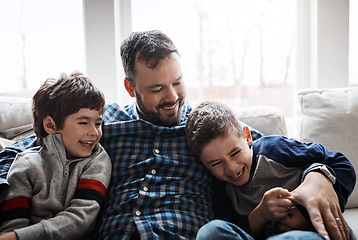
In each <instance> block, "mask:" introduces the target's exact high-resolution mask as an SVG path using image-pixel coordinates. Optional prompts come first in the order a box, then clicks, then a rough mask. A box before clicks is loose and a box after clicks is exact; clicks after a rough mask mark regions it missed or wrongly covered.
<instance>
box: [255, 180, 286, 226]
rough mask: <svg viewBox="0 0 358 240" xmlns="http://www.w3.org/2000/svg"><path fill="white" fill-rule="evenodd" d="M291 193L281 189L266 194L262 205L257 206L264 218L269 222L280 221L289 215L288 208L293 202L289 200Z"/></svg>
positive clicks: (271, 190) (274, 189)
mask: <svg viewBox="0 0 358 240" xmlns="http://www.w3.org/2000/svg"><path fill="white" fill-rule="evenodd" d="M290 196H291V193H290V192H289V191H288V190H287V189H283V188H280V187H277V188H272V189H270V190H268V191H267V192H265V194H264V196H263V197H262V200H261V202H260V204H259V205H258V206H257V208H258V211H259V213H260V214H261V216H262V218H264V219H265V220H266V221H267V222H268V221H279V220H281V219H283V218H285V217H287V215H288V208H290V207H291V206H292V201H291V200H289V199H287V198H288V197H290Z"/></svg>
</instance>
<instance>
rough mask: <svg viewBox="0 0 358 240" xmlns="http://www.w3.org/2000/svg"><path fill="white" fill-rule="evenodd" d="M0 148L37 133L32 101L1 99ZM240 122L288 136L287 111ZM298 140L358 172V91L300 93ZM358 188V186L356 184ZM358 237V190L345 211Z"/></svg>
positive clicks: (246, 110) (255, 110) (249, 110)
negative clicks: (320, 148)
mask: <svg viewBox="0 0 358 240" xmlns="http://www.w3.org/2000/svg"><path fill="white" fill-rule="evenodd" d="M0 111H1V115H0V149H1V148H3V147H6V146H8V145H10V144H11V143H13V142H15V141H18V140H20V139H22V138H24V137H26V136H29V135H31V134H33V131H32V115H31V100H30V99H27V98H15V97H3V96H0ZM235 111H236V113H237V115H238V117H239V119H240V120H241V121H242V122H244V123H246V124H248V125H250V126H251V127H253V128H256V129H257V130H259V131H261V132H262V133H264V134H267V135H273V134H279V135H285V136H287V135H288V131H287V124H286V119H285V116H284V114H283V112H282V111H281V110H280V109H278V108H277V107H272V106H250V107H243V108H239V109H237V110H235ZM294 122H295V131H294V132H295V133H294V136H288V137H294V138H296V139H298V140H300V141H304V142H311V141H315V142H319V143H322V144H324V145H325V146H326V147H327V148H328V149H330V150H335V151H340V152H342V153H344V154H345V155H346V156H347V158H348V159H350V161H351V162H352V164H353V166H354V168H355V169H358V88H345V89H324V90H304V91H300V92H299V93H298V94H297V96H296V99H295V116H294ZM356 185H357V184H356ZM344 216H345V218H346V221H347V222H348V223H349V225H350V227H351V228H352V229H353V231H354V233H355V235H356V236H358V224H357V222H358V190H357V188H355V190H354V191H353V193H352V195H351V196H350V198H349V200H348V203H347V206H346V210H345V212H344Z"/></svg>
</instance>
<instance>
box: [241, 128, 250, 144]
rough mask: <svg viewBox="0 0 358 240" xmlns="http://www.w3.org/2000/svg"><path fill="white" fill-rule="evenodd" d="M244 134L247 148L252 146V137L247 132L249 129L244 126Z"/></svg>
mask: <svg viewBox="0 0 358 240" xmlns="http://www.w3.org/2000/svg"><path fill="white" fill-rule="evenodd" d="M243 129H244V133H245V138H246V141H247V144H248V145H249V146H251V145H252V137H251V132H250V130H249V127H248V126H245V127H244V128H243Z"/></svg>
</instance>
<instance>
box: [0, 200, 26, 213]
mask: <svg viewBox="0 0 358 240" xmlns="http://www.w3.org/2000/svg"><path fill="white" fill-rule="evenodd" d="M15 208H30V199H29V198H26V197H18V198H12V199H8V200H5V201H3V202H2V205H1V211H2V212H3V211H7V210H10V209H15Z"/></svg>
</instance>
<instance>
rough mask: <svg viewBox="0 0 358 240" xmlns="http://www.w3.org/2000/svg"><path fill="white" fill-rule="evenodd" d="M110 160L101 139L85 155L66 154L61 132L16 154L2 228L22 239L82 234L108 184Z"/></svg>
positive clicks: (95, 212)
mask: <svg viewBox="0 0 358 240" xmlns="http://www.w3.org/2000/svg"><path fill="white" fill-rule="evenodd" d="M111 167H112V166H111V161H110V158H109V156H108V154H107V153H106V152H105V150H104V149H103V147H102V146H100V144H97V145H96V147H95V150H94V152H93V153H92V155H91V156H89V157H87V158H79V159H74V160H70V161H69V160H67V159H66V152H65V148H64V145H63V143H62V140H61V135H59V134H55V135H49V136H47V137H46V138H44V146H43V147H35V148H32V149H29V150H26V151H24V152H23V153H20V154H18V156H17V157H16V159H15V161H14V163H13V164H12V166H11V168H10V170H9V174H8V182H9V184H10V187H9V193H8V195H7V197H6V199H5V200H4V202H3V206H2V220H3V222H2V224H1V227H0V232H1V233H5V232H10V231H15V232H16V234H17V235H18V237H19V239H20V240H22V239H37V240H38V239H81V238H84V237H85V236H86V234H88V232H89V231H90V229H91V227H92V224H94V223H95V220H96V217H97V214H98V212H99V210H100V204H101V202H102V201H103V199H104V195H105V192H106V189H107V186H108V184H109V180H110V175H111Z"/></svg>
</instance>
